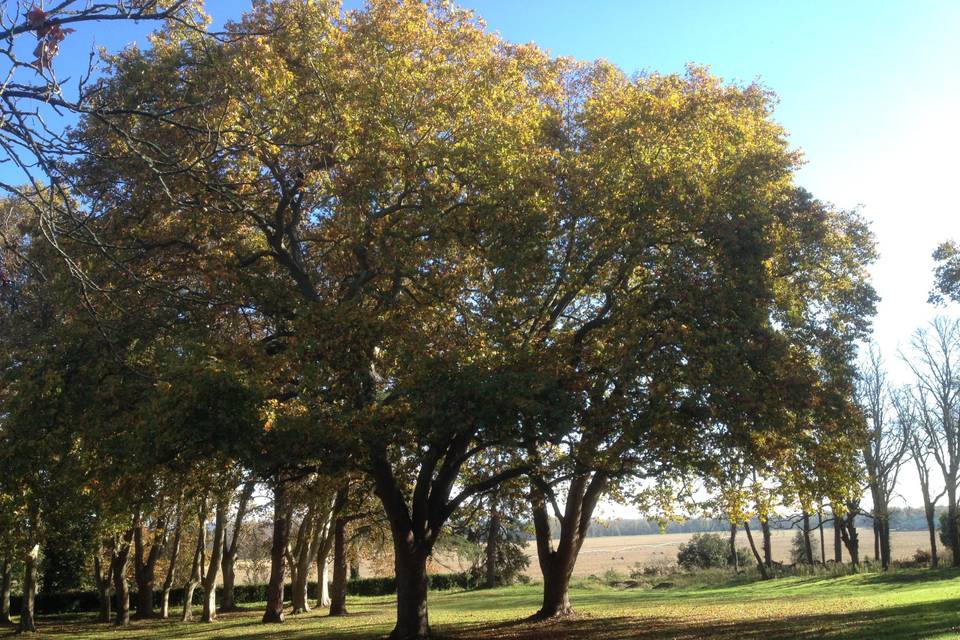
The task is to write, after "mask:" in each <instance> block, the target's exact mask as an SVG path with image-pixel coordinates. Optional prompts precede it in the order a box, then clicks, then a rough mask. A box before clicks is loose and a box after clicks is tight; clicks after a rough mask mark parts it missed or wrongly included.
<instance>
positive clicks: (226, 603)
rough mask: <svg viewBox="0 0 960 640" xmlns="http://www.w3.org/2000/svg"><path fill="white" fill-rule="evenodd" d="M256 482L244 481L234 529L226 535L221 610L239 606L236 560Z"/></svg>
mask: <svg viewBox="0 0 960 640" xmlns="http://www.w3.org/2000/svg"><path fill="white" fill-rule="evenodd" d="M255 487H256V483H255V482H254V481H252V480H249V481H247V482H245V483H244V485H243V489H242V490H241V492H240V499H239V501H238V502H237V513H236V516H235V517H234V520H233V531H232V532H231V534H230V537H229V538H227V537H224V541H223V545H224V546H223V559H222V560H221V561H220V568H221V569H222V570H223V588H222V591H223V596H222V599H221V605H220V610H221V611H234V610H236V608H237V605H236V602H235V601H234V595H233V588H234V584H235V583H236V576H237V574H236V562H237V555H238V553H239V551H240V532H241V530H242V528H243V519H244V517H245V516H246V515H247V506H248V505H249V504H250V498H251V497H252V496H253V490H254V488H255Z"/></svg>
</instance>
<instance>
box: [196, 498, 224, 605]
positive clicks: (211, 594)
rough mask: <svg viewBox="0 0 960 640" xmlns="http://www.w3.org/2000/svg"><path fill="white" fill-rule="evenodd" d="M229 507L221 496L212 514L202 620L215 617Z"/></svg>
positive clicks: (204, 580)
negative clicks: (211, 535)
mask: <svg viewBox="0 0 960 640" xmlns="http://www.w3.org/2000/svg"><path fill="white" fill-rule="evenodd" d="M229 508H230V501H229V499H228V498H226V497H223V496H221V497H220V498H219V499H218V500H217V507H216V515H215V516H214V525H213V544H212V546H211V547H210V565H209V566H208V567H207V573H206V575H205V576H204V577H203V615H202V617H201V620H202V621H203V622H213V621H214V620H216V619H217V575H218V573H219V571H220V560H221V559H222V558H223V538H224V532H225V530H226V528H227V509H229Z"/></svg>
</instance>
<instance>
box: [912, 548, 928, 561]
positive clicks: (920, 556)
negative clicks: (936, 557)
mask: <svg viewBox="0 0 960 640" xmlns="http://www.w3.org/2000/svg"><path fill="white" fill-rule="evenodd" d="M930 559H931V556H930V552H929V551H927V550H926V549H917V550H916V551H914V552H913V561H914V562H916V563H917V564H930Z"/></svg>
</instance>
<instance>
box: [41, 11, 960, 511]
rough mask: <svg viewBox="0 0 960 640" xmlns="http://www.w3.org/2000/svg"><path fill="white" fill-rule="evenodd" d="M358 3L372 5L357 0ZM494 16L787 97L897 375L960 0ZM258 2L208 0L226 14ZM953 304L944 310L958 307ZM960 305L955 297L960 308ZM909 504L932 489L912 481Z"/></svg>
mask: <svg viewBox="0 0 960 640" xmlns="http://www.w3.org/2000/svg"><path fill="white" fill-rule="evenodd" d="M346 4H347V6H349V7H355V6H358V5H359V4H360V3H359V2H356V1H350V2H347V3H346ZM459 4H461V6H465V7H468V8H471V9H474V10H476V12H477V13H478V14H479V15H480V16H481V17H482V18H483V19H484V20H485V21H486V23H487V26H488V28H489V29H491V30H493V31H497V32H499V33H500V34H501V35H502V36H503V37H505V38H506V39H508V40H511V41H515V42H530V41H532V42H536V43H537V44H538V45H540V46H541V47H544V48H546V49H548V50H550V51H551V52H552V53H554V54H556V55H568V56H573V57H577V58H581V59H595V58H605V59H607V60H610V61H611V62H613V63H615V64H617V65H619V66H620V67H622V68H623V69H625V70H626V71H628V72H632V71H639V70H654V71H662V72H671V71H680V70H682V69H683V67H684V65H685V64H686V63H688V62H695V63H700V64H707V65H709V66H710V67H711V69H712V71H713V72H714V73H716V74H718V75H720V76H723V77H724V78H727V79H731V80H739V81H744V82H749V81H752V80H754V79H759V80H761V81H762V82H763V83H764V84H765V85H767V86H768V87H769V88H771V89H773V90H774V91H775V92H776V93H777V94H778V95H779V96H780V104H779V106H778V108H777V112H776V117H777V119H778V120H779V121H780V122H781V123H782V124H783V125H784V126H785V127H786V128H787V129H788V130H789V131H790V134H791V141H792V143H793V145H794V146H796V147H797V148H800V149H802V150H803V151H804V153H805V157H806V160H807V164H806V166H805V167H804V168H803V169H802V170H801V171H800V174H799V176H798V180H799V182H800V184H802V185H803V186H804V187H806V188H808V189H809V190H810V191H812V192H813V193H814V194H815V195H816V196H817V197H819V198H821V199H824V200H828V201H831V202H834V203H835V204H837V205H838V206H841V207H853V206H857V205H862V213H863V215H864V216H865V217H866V218H867V219H869V220H870V221H871V222H872V225H873V229H874V232H875V233H876V236H877V239H878V242H879V248H880V252H881V258H880V260H879V262H878V263H877V264H876V266H875V267H874V269H873V274H874V283H875V286H876V287H877V290H878V291H879V293H880V295H881V297H882V302H881V304H880V307H879V314H878V316H877V319H876V323H875V326H876V339H877V341H878V342H879V343H880V346H881V349H882V350H883V352H884V355H885V357H886V360H887V362H888V363H889V364H890V368H891V369H892V370H893V376H894V378H896V379H898V380H899V381H901V382H907V381H908V379H907V378H908V376H907V372H906V371H905V368H904V367H903V366H902V365H901V364H900V363H899V362H898V355H897V352H898V349H899V348H901V347H903V348H907V347H908V344H909V336H910V334H911V332H912V331H913V330H914V329H915V328H916V327H917V326H919V325H921V324H923V323H924V322H926V321H927V319H929V318H930V317H931V316H932V315H934V314H935V313H937V312H938V310H935V309H933V308H931V307H930V306H929V305H927V304H926V297H927V293H928V291H929V288H930V284H931V270H932V261H931V259H930V253H931V251H932V250H933V249H934V247H935V246H936V245H937V244H938V243H939V242H940V241H942V240H944V239H947V238H950V237H954V238H957V239H958V240H960V215H958V214H960V199H958V197H957V193H956V191H957V186H958V185H960V177H958V175H957V172H958V166H960V165H958V162H957V155H956V154H957V150H958V149H960V122H958V116H960V64H958V63H960V37H958V36H960V2H958V1H957V0H922V1H921V0H917V1H908V0H902V1H896V2H895V1H892V0H891V1H883V0H844V1H842V2H838V1H827V0H804V1H801V0H794V1H792V2H785V1H776V0H766V1H760V0H751V1H744V0H740V1H739V2H729V1H721V0H712V1H707V0H669V1H653V0H595V1H591V2H585V1H583V0H461V2H460V3H459ZM247 6H249V4H248V2H247V0H210V1H209V2H208V10H209V12H210V13H211V15H213V16H214V18H215V20H216V22H218V23H221V22H222V21H223V20H224V19H226V18H230V17H236V16H237V15H239V13H240V12H241V11H242V10H243V9H244V8H246V7H247ZM148 28H149V25H110V26H109V27H108V28H98V29H96V30H93V29H91V28H83V29H81V30H80V31H79V32H78V33H76V34H74V35H73V36H71V37H70V38H69V39H68V41H67V42H66V43H65V44H64V47H63V53H62V55H61V57H60V59H59V60H58V63H57V64H58V73H59V74H60V75H61V76H64V75H70V74H73V75H76V74H77V73H78V71H79V69H80V68H81V67H83V66H85V63H86V55H87V53H88V51H89V48H90V46H91V44H92V43H93V42H94V39H95V40H96V42H97V44H98V45H104V46H106V47H107V48H108V49H116V48H118V47H119V46H122V45H123V44H126V43H129V42H132V41H140V42H142V41H143V36H144V34H145V33H146V32H147V30H148ZM944 311H945V310H942V309H941V310H939V312H941V313H942V312H944ZM954 311H955V310H954ZM904 492H905V493H906V494H907V497H908V499H909V501H910V502H911V503H914V504H916V503H917V502H918V501H919V498H918V497H917V496H916V494H915V492H914V491H913V489H912V483H906V484H905V485H904Z"/></svg>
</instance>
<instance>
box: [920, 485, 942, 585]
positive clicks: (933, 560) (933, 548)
mask: <svg viewBox="0 0 960 640" xmlns="http://www.w3.org/2000/svg"><path fill="white" fill-rule="evenodd" d="M923 510H924V512H925V513H926V516H927V531H928V532H929V533H930V566H931V567H932V568H934V569H936V568H937V566H938V565H939V564H940V561H939V558H938V557H937V521H936V509H935V508H934V506H933V504H932V503H931V502H930V499H929V498H925V500H924V505H923Z"/></svg>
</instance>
